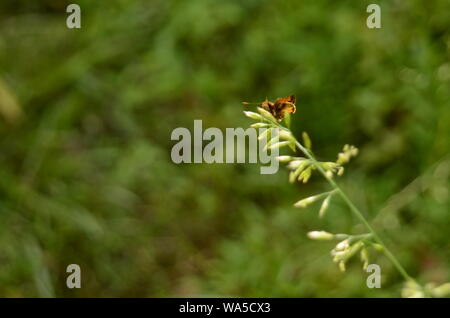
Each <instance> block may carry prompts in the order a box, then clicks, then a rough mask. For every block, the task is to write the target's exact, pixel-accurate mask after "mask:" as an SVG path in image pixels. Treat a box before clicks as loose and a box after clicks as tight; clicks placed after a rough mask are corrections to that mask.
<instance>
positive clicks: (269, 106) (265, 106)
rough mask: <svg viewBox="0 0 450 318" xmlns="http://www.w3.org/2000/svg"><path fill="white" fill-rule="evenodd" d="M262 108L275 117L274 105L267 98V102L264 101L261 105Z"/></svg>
mask: <svg viewBox="0 0 450 318" xmlns="http://www.w3.org/2000/svg"><path fill="white" fill-rule="evenodd" d="M261 108H263V109H265V110H267V111H268V112H270V113H271V114H272V115H273V116H275V113H274V103H273V102H271V101H270V100H268V99H267V98H266V100H265V101H263V102H262V103H261Z"/></svg>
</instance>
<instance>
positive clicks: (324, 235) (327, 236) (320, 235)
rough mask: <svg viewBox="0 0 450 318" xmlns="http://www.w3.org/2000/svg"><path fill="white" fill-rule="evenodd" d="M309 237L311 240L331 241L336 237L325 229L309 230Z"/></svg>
mask: <svg viewBox="0 0 450 318" xmlns="http://www.w3.org/2000/svg"><path fill="white" fill-rule="evenodd" d="M308 237H309V238H310V239H311V240H318V241H329V240H332V239H334V235H333V234H331V233H328V232H325V231H311V232H308Z"/></svg>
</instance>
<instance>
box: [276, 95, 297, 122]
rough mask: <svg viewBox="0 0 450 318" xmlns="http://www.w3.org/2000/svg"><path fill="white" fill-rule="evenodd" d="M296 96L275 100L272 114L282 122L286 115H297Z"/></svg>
mask: <svg viewBox="0 0 450 318" xmlns="http://www.w3.org/2000/svg"><path fill="white" fill-rule="evenodd" d="M295 111H296V108H295V96H294V95H290V96H288V97H280V98H277V99H276V100H275V103H274V105H273V111H272V114H273V115H274V117H275V118H276V119H277V120H278V121H280V120H282V119H283V118H284V116H285V114H286V113H291V114H293V113H295Z"/></svg>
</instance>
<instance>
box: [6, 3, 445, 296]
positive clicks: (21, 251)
mask: <svg viewBox="0 0 450 318" xmlns="http://www.w3.org/2000/svg"><path fill="white" fill-rule="evenodd" d="M372 2H373V1H350V0H347V1H330V0H314V1H312V0H310V1H297V0H288V1H260V0H248V1H238V0H227V1H215V0H189V1H181V0H180V1H176V0H173V1H168V0H152V1H144V0H137V1H125V0H112V1H106V2H105V1H87V0H80V1H77V3H78V4H79V5H80V6H81V9H82V28H81V29H79V30H69V29H67V28H66V24H65V21H66V17H67V14H66V13H65V8H66V6H67V5H68V4H69V3H71V1H56V0H40V1H25V0H15V1H12V0H9V1H2V2H1V3H0V134H1V138H0V295H2V296H6V297H24V296H66V297H78V296H87V297H90V296H278V297H280V296H282V297H352V296H359V297H390V296H399V294H400V288H401V283H402V279H401V277H400V276H399V274H398V273H397V272H396V271H395V269H394V268H393V267H392V266H391V264H390V263H389V262H388V261H387V260H386V259H385V258H384V257H377V258H375V259H373V262H375V263H378V264H380V265H381V266H382V288H381V289H376V290H371V289H368V288H367V287H366V285H365V280H366V277H367V274H366V273H364V272H363V271H362V269H361V266H360V264H359V263H358V262H357V261H355V262H353V263H352V264H349V266H348V269H347V273H345V274H342V273H340V272H339V270H338V269H337V268H336V266H335V265H334V264H333V263H332V262H331V260H330V257H329V250H330V249H331V248H332V247H333V246H332V243H330V245H329V246H327V244H322V243H317V242H314V241H310V240H308V239H307V238H306V236H305V233H306V232H307V231H310V230H315V229H317V228H321V229H324V230H329V231H333V232H352V231H354V230H358V227H356V228H355V227H354V224H355V223H357V220H356V219H354V218H353V217H352V216H351V214H350V212H349V211H347V210H346V209H345V206H344V205H343V204H342V203H341V202H339V201H338V202H337V205H334V206H333V209H331V210H330V211H329V212H328V214H327V217H326V218H325V219H324V220H318V218H317V209H318V207H317V206H313V207H311V208H308V209H307V210H306V211H299V210H297V209H294V208H293V207H292V203H294V202H295V201H296V200H298V199H300V198H302V197H304V196H305V195H308V194H310V193H314V192H317V191H316V190H318V189H320V190H322V189H323V187H324V186H325V185H324V183H322V182H321V181H320V179H319V178H316V179H315V180H312V183H310V184H308V186H302V185H295V186H294V185H290V184H288V183H287V172H286V171H284V170H283V171H280V172H279V173H278V174H276V175H260V174H259V168H258V166H257V165H250V164H248V165H242V164H235V165H230V164H213V165H207V164H192V165H175V164H173V163H172V162H171V159H170V149H171V147H172V145H173V144H174V142H172V141H171V140H170V134H171V132H172V130H173V129H174V128H176V127H188V128H191V127H192V125H193V120H194V119H202V120H203V124H204V126H205V127H211V126H214V127H219V128H222V129H223V128H225V127H245V126H247V125H248V122H249V121H248V120H247V119H246V118H245V117H244V116H243V115H242V109H243V108H242V105H240V101H242V100H251V101H260V100H263V99H264V98H265V97H266V96H268V97H269V98H272V99H273V98H275V97H278V96H285V95H288V94H291V93H295V94H296V95H297V98H298V103H297V109H298V111H297V113H296V115H295V116H293V123H292V126H293V130H294V131H295V132H296V133H301V132H302V131H303V130H306V131H308V132H309V134H310V136H311V137H312V139H313V143H314V145H313V147H314V149H315V152H316V154H318V155H319V156H320V157H322V158H330V159H331V160H334V157H335V154H336V153H337V152H338V151H339V150H340V149H341V148H342V145H343V144H344V143H352V144H355V145H357V146H358V147H359V148H360V152H361V155H360V156H359V157H358V158H357V159H356V160H354V161H353V162H352V163H351V164H350V166H349V167H348V168H347V171H346V175H345V176H344V177H342V178H341V179H340V180H339V182H340V183H341V184H342V186H343V187H344V188H345V190H346V191H347V192H348V193H349V194H350V196H351V197H352V199H354V200H355V201H356V203H357V204H358V206H360V207H361V208H362V210H363V211H364V212H365V213H366V216H367V217H368V218H369V219H371V220H373V219H374V218H376V220H375V222H374V223H375V224H376V228H377V229H378V230H380V231H382V232H383V237H386V243H387V244H388V245H389V246H390V247H391V248H392V250H393V251H394V252H395V254H396V255H397V256H398V258H399V259H400V261H401V262H402V263H403V264H404V266H405V267H406V268H407V270H408V271H409V272H410V273H411V275H412V276H414V277H418V279H419V280H420V281H433V282H436V283H443V282H446V281H449V280H450V270H449V268H450V266H449V265H450V238H449V234H448V230H449V225H450V201H449V190H448V186H449V175H450V172H449V171H450V161H449V159H448V157H447V159H446V160H447V161H445V160H444V163H443V164H441V165H439V169H437V170H435V169H431V170H430V169H429V167H433V166H432V165H433V164H434V163H435V162H437V161H438V160H440V159H441V158H443V157H444V156H445V155H446V154H447V153H448V152H449V151H450V138H449V136H450V58H449V57H450V2H449V1H446V0H433V1H425V2H424V1H419V0H411V1H379V2H378V3H379V4H380V5H381V8H382V28H381V29H379V30H370V29H368V28H367V27H366V18H367V15H368V14H367V13H366V7H367V5H368V4H369V3H372ZM420 175H423V178H421V179H419V181H420V182H416V183H415V184H414V186H412V187H409V188H407V191H403V192H400V191H401V190H402V189H403V188H404V187H405V186H407V185H408V184H409V183H410V182H412V181H413V180H414V179H415V178H416V177H418V176H420ZM399 192H400V193H401V194H400V195H397V196H394V197H393V198H391V200H388V199H389V198H390V197H391V196H392V195H393V194H395V193H399ZM387 202H389V204H388V205H387V207H386V204H387ZM383 207H385V208H384V209H383V212H382V213H383V214H382V216H380V217H378V218H377V215H378V213H379V211H380V210H382V208H383ZM72 263H75V264H79V265H80V266H81V269H82V288H81V289H73V290H70V289H68V288H67V287H66V285H65V281H66V275H67V274H66V273H65V270H66V267H67V265H68V264H72Z"/></svg>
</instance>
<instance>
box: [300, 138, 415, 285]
mask: <svg viewBox="0 0 450 318" xmlns="http://www.w3.org/2000/svg"><path fill="white" fill-rule="evenodd" d="M295 145H296V146H297V148H299V149H300V150H301V151H302V152H303V153H304V154H305V156H307V157H308V159H310V160H311V161H312V163H313V164H314V166H315V167H316V169H317V170H319V172H320V173H321V174H322V175H323V176H324V177H325V179H327V180H328V182H329V183H330V185H331V186H332V187H333V189H335V190H336V192H337V193H339V195H340V196H341V198H342V199H343V200H344V202H345V203H346V204H347V205H348V207H349V208H350V210H351V211H352V212H353V213H354V214H355V215H356V217H357V218H358V219H359V220H360V221H361V222H362V223H363V224H364V225H365V227H366V228H367V229H368V230H369V232H370V233H371V234H372V235H373V238H374V239H375V240H376V241H377V242H378V243H379V244H380V245H381V246H382V247H383V251H384V253H385V254H386V256H387V257H388V258H389V260H390V261H391V262H392V263H393V264H394V266H395V267H396V268H397V270H398V271H399V272H400V274H401V275H402V276H403V277H404V278H405V280H407V281H411V282H415V280H414V279H413V278H412V277H411V276H409V274H408V273H407V272H406V270H405V269H404V268H403V266H402V265H401V264H400V262H399V261H398V260H397V258H396V257H395V256H394V254H392V252H391V251H390V250H389V249H388V248H387V246H386V245H385V244H384V242H383V241H382V239H381V238H380V237H379V235H378V234H377V232H375V230H374V229H373V228H372V226H371V225H370V224H369V222H368V221H367V220H366V218H365V217H364V216H363V214H362V213H361V211H359V209H358V208H357V207H356V206H355V205H354V204H353V202H352V201H351V200H350V198H349V197H348V196H347V194H346V193H345V192H344V191H343V190H342V189H341V188H340V187H339V186H338V184H337V183H336V182H335V181H334V180H333V179H332V178H329V177H327V175H326V172H325V170H324V169H323V168H322V166H321V165H320V164H319V163H318V162H317V160H316V158H315V157H314V155H313V154H312V153H311V152H310V151H309V150H308V149H306V148H305V147H303V145H302V144H301V143H299V142H298V141H297V140H295Z"/></svg>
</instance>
